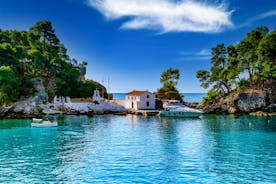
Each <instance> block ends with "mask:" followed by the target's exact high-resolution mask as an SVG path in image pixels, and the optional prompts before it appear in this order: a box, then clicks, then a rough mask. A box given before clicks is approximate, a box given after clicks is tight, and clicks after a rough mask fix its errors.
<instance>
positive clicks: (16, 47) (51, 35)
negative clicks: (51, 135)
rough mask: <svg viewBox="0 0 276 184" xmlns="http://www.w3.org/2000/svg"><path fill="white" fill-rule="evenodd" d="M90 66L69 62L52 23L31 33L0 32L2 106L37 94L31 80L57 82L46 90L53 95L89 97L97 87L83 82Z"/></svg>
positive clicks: (35, 28)
mask: <svg viewBox="0 0 276 184" xmlns="http://www.w3.org/2000/svg"><path fill="white" fill-rule="evenodd" d="M87 64H88V63H87V62H86V61H84V62H82V63H81V64H79V63H78V61H77V60H76V59H70V58H69V56H68V55H67V49H66V48H65V47H64V45H63V44H62V43H60V41H59V39H58V37H57V36H56V34H55V31H54V29H53V27H52V24H51V22H49V21H42V22H37V23H36V24H35V25H34V26H33V27H31V28H30V30H29V31H16V30H12V31H3V30H0V66H1V74H0V78H1V80H0V82H1V83H0V84H1V85H0V98H1V99H0V102H1V103H8V102H12V101H16V100H18V99H19V98H20V97H23V98H24V97H27V96H30V95H32V94H33V93H34V90H33V85H32V82H31V78H34V77H42V78H44V79H45V81H50V80H48V79H51V80H55V83H56V84H55V86H53V84H51V85H49V86H50V87H49V86H48V87H47V84H46V91H47V93H48V95H49V96H50V99H51V98H52V97H53V96H54V95H62V96H71V97H88V96H91V95H92V93H93V90H94V89H95V88H96V86H97V85H98V83H96V82H94V81H86V82H82V81H80V76H81V72H82V74H85V72H86V66H87Z"/></svg>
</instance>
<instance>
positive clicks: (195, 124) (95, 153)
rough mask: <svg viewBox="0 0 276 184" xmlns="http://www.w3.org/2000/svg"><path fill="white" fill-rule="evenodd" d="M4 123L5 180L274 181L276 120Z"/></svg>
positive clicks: (1, 155) (0, 160)
mask: <svg viewBox="0 0 276 184" xmlns="http://www.w3.org/2000/svg"><path fill="white" fill-rule="evenodd" d="M52 118H54V119H56V120H57V121H58V123H59V127H52V128H50V127H48V128H31V127H30V123H31V121H30V120H0V183H154V184H155V183H275V182H276V172H275V170H276V147H275V145H276V117H274V118H273V119H272V118H271V119H270V122H269V123H267V122H268V121H267V119H266V118H252V117H249V116H203V117H202V119H183V118H181V119H173V118H171V119H170V118H162V119H159V118H157V117H148V118H144V117H141V116H140V117H139V116H134V115H128V116H113V115H104V116H94V117H91V118H88V117H86V116H54V117H52Z"/></svg>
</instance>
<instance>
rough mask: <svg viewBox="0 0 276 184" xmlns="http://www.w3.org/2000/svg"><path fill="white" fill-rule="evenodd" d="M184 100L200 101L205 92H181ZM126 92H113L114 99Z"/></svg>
mask: <svg viewBox="0 0 276 184" xmlns="http://www.w3.org/2000/svg"><path fill="white" fill-rule="evenodd" d="M183 94H184V98H183V100H184V101H185V102H201V100H202V99H203V97H204V96H205V93H183ZM125 96H126V94H125V93H113V98H114V99H115V100H124V99H125Z"/></svg>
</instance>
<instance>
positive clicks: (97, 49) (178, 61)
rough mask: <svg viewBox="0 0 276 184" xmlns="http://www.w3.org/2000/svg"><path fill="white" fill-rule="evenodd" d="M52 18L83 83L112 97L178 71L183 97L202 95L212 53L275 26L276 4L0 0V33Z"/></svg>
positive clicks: (265, 0)
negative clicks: (202, 76)
mask: <svg viewBox="0 0 276 184" xmlns="http://www.w3.org/2000/svg"><path fill="white" fill-rule="evenodd" d="M43 20H50V21H51V22H52V24H53V27H54V28H55V30H56V34H57V35H58V37H59V38H60V40H61V42H62V43H63V44H64V45H65V47H66V48H67V49H68V53H69V55H70V57H72V58H76V59H77V60H79V61H87V62H88V63H89V64H88V69H87V78H89V79H93V80H96V81H99V82H103V84H104V85H106V86H107V81H108V78H109V79H110V80H109V81H110V82H109V83H110V85H109V86H110V87H109V89H110V92H128V91H130V90H133V89H137V90H150V91H155V90H156V89H157V88H159V87H160V86H161V84H160V82H159V79H160V74H161V73H162V71H164V70H166V69H167V68H169V67H172V68H179V69H180V71H181V79H180V81H179V84H178V88H179V90H180V91H181V92H205V91H206V90H204V89H202V88H201V87H200V84H199V82H198V80H197V78H196V71H197V70H199V69H209V68H210V50H211V48H212V47H214V46H216V44H218V43H222V42H223V43H225V44H235V43H237V42H238V41H239V40H241V39H243V38H244V37H245V35H246V33H247V32H248V31H249V30H251V29H254V28H255V27H257V26H268V27H269V28H270V29H275V28H276V1H275V0H251V1H245V0H243V1H241V0H226V1H219V0H216V1H208V0H189V1H186V0H90V1H89V0H87V1H86V0H58V1H57V0H24V1H22V0H1V4H0V28H1V29H18V30H27V29H28V28H29V27H31V26H32V25H34V24H35V23H36V22H37V21H43Z"/></svg>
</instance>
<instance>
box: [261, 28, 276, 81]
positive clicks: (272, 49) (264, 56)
mask: <svg viewBox="0 0 276 184" xmlns="http://www.w3.org/2000/svg"><path fill="white" fill-rule="evenodd" d="M257 53H258V57H259V61H260V65H259V70H260V76H261V78H262V79H263V80H266V79H271V78H274V79H275V78H276V31H273V32H271V33H269V34H267V35H266V36H265V37H264V38H263V39H262V40H261V41H260V43H259V46H258V50H257Z"/></svg>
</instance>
